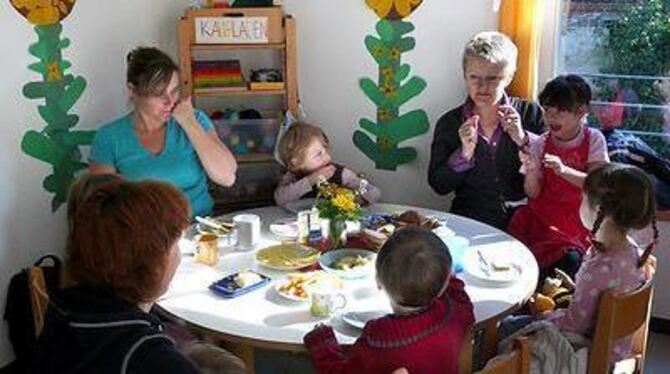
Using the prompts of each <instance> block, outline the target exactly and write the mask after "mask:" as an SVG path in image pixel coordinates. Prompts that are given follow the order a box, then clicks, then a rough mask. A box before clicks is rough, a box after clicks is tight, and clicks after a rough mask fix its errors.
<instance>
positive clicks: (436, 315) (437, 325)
mask: <svg viewBox="0 0 670 374" xmlns="http://www.w3.org/2000/svg"><path fill="white" fill-rule="evenodd" d="M451 269H452V263H451V256H450V254H449V249H448V248H447V246H446V245H445V244H444V243H443V242H442V240H440V238H438V237H437V235H435V234H434V233H432V232H431V231H429V230H425V229H421V228H418V227H410V228H405V229H402V230H399V231H397V232H396V233H395V234H394V235H393V236H391V238H389V240H388V241H387V242H386V243H385V244H384V246H383V247H382V248H381V250H380V251H379V255H378V256H377V263H376V270H377V282H378V284H379V286H380V287H381V288H382V289H384V291H386V293H387V294H388V296H389V299H390V300H391V306H392V307H393V314H389V315H387V316H385V317H382V318H379V319H376V320H373V321H370V322H368V323H367V324H366V325H365V328H364V329H363V333H362V335H361V337H360V338H358V340H357V341H356V342H355V343H354V344H353V345H352V346H349V347H343V346H341V345H339V344H338V343H337V340H336V339H335V334H334V332H333V329H332V328H331V327H328V326H317V327H316V328H315V329H314V330H312V331H311V332H310V333H308V334H307V335H305V338H304V341H305V345H306V346H307V348H308V349H309V351H310V354H311V357H312V362H313V364H314V367H315V368H316V370H317V372H318V373H366V374H373V373H384V374H388V373H391V372H393V371H394V370H396V369H398V368H405V369H407V371H409V373H422V374H431V373H454V374H455V373H458V372H459V367H458V358H459V354H460V351H461V348H462V347H463V344H464V343H469V342H468V341H467V339H468V331H469V328H470V326H471V325H472V323H473V322H474V314H473V309H472V303H471V302H470V298H469V297H468V295H467V294H466V293H465V290H464V284H463V282H462V281H461V280H460V279H458V278H456V277H455V276H452V275H451Z"/></svg>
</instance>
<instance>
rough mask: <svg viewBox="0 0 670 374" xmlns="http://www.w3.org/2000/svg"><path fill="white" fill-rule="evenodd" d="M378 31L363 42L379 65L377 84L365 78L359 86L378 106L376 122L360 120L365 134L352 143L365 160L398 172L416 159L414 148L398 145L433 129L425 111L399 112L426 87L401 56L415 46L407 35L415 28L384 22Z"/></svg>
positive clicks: (406, 23)
mask: <svg viewBox="0 0 670 374" xmlns="http://www.w3.org/2000/svg"><path fill="white" fill-rule="evenodd" d="M375 29H376V31H377V34H378V35H379V38H378V37H375V36H372V35H368V36H366V38H365V40H364V42H365V46H366V48H367V50H368V52H369V53H370V55H371V56H372V57H373V58H374V60H375V62H376V63H377V65H378V66H379V74H378V82H377V83H375V82H374V81H373V80H372V79H370V78H362V79H361V80H360V81H359V85H360V87H361V90H362V91H363V93H364V94H365V96H367V98H368V99H370V100H371V101H372V103H373V104H375V106H376V107H377V121H376V122H373V121H371V120H369V119H367V118H362V119H360V120H359V122H358V124H359V126H360V127H361V128H362V129H363V130H364V131H361V130H357V131H355V132H354V135H353V141H354V144H355V145H356V147H357V148H358V149H359V150H360V151H361V152H363V154H365V156H366V157H368V158H370V159H371V160H373V161H374V162H375V167H376V168H378V169H384V170H396V168H397V167H398V166H399V165H402V164H406V163H409V162H412V161H413V160H415V159H416V157H417V152H416V150H415V149H413V148H411V147H400V146H399V143H401V142H403V141H406V140H409V139H412V138H415V137H418V136H421V135H423V134H425V133H427V132H428V130H429V128H430V125H429V122H428V115H427V114H426V112H425V111H423V110H414V111H411V112H409V113H405V114H402V115H401V113H400V107H401V106H402V105H404V104H406V103H407V102H409V101H410V100H411V99H413V98H415V97H417V96H419V95H420V94H421V93H422V92H423V91H424V90H425V89H426V86H427V84H426V81H425V80H423V79H421V78H419V77H411V78H409V76H410V73H411V67H410V66H409V65H408V64H403V63H402V61H401V60H402V55H403V54H404V53H407V52H408V51H410V50H412V49H414V47H415V45H416V41H415V39H414V38H412V37H406V36H405V35H407V34H409V33H410V32H412V31H413V30H414V25H412V24H411V23H410V22H405V21H400V20H399V21H389V20H386V19H384V20H380V21H379V22H377V25H376V27H375ZM408 78H409V80H408ZM403 82H404V83H403ZM370 135H372V136H373V137H374V138H372V137H371V136H370Z"/></svg>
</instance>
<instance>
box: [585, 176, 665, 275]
mask: <svg viewBox="0 0 670 374" xmlns="http://www.w3.org/2000/svg"><path fill="white" fill-rule="evenodd" d="M584 194H585V195H586V199H587V202H588V204H589V206H590V207H591V208H592V209H597V211H598V214H597V217H596V220H595V222H594V224H593V228H592V229H591V241H592V243H593V246H594V247H595V248H596V249H598V250H602V249H603V244H602V243H600V242H598V241H596V240H595V235H596V233H597V232H598V230H599V229H600V226H601V225H602V223H603V221H604V220H605V218H607V217H609V218H610V219H611V220H612V222H614V224H615V225H617V226H618V227H619V228H621V229H622V230H623V231H624V232H627V231H628V230H630V229H638V230H639V229H643V228H645V227H647V226H649V224H651V225H652V229H653V231H654V239H653V241H652V243H650V244H649V245H648V246H647V247H646V248H645V250H644V252H643V253H642V255H641V256H640V259H639V260H638V267H641V266H643V265H644V264H645V262H646V261H647V259H648V258H649V256H650V255H651V253H652V251H653V250H654V246H655V244H656V242H657V240H658V229H657V228H656V220H655V219H654V216H655V214H656V200H655V198H654V187H653V184H652V183H651V180H650V179H649V176H647V174H646V173H645V172H644V171H642V170H641V169H639V168H637V167H635V166H631V165H624V164H617V163H610V164H607V165H605V166H603V167H601V168H598V169H596V170H594V171H592V172H590V173H589V174H588V176H587V177H586V180H585V181H584Z"/></svg>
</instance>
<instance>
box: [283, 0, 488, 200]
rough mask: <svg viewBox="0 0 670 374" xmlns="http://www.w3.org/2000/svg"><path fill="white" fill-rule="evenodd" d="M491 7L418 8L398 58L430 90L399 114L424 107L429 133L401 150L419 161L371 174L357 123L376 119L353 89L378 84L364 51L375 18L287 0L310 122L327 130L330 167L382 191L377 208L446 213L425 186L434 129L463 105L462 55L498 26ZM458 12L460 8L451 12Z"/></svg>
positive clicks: (354, 9)
mask: <svg viewBox="0 0 670 374" xmlns="http://www.w3.org/2000/svg"><path fill="white" fill-rule="evenodd" d="M492 3H493V1H492V0H477V1H468V2H460V1H459V2H457V1H424V4H423V5H422V6H421V8H419V9H418V10H417V11H416V12H415V13H414V15H413V17H412V18H411V21H412V22H413V23H414V25H415V26H416V31H415V32H414V33H413V36H414V37H415V38H416V39H417V46H416V48H415V49H414V50H413V51H410V52H408V53H406V54H404V55H403V59H404V61H406V62H408V63H410V64H411V66H412V71H413V73H414V74H416V75H419V76H421V77H423V78H425V79H426V80H427V81H428V88H427V89H426V90H425V91H424V93H423V94H422V95H421V96H419V97H418V98H415V99H413V100H412V101H410V102H409V103H408V104H406V106H404V107H402V108H401V110H403V111H409V110H412V109H415V108H417V107H422V108H423V109H425V110H426V111H427V112H428V115H429V117H430V122H431V130H430V132H429V133H428V134H426V135H425V136H423V137H421V138H418V139H413V140H410V141H408V142H406V143H402V145H405V144H408V145H410V144H411V145H414V146H415V147H416V148H417V149H418V150H419V157H418V159H417V160H416V161H415V162H414V163H413V164H410V165H404V166H400V167H399V169H398V171H397V172H389V171H381V170H375V169H374V163H373V161H371V160H369V159H367V158H366V157H365V156H364V155H363V154H362V153H361V152H360V151H359V150H358V149H357V148H356V147H355V146H354V144H353V142H352V140H351V136H352V135H353V132H354V129H355V128H356V127H357V123H358V120H359V118H361V117H362V116H367V117H368V118H370V119H375V114H376V111H375V110H376V108H375V107H374V106H373V104H372V103H371V102H370V101H369V100H368V99H367V97H365V96H364V94H363V92H362V91H361V90H360V88H359V87H358V79H360V78H361V77H364V76H369V77H372V78H373V79H374V80H375V81H376V77H377V65H376V64H375V63H374V60H373V59H372V57H371V56H370V55H369V54H368V52H367V50H366V49H365V46H364V44H363V39H364V38H365V36H366V35H368V34H371V33H373V32H374V26H375V23H376V22H377V20H378V18H377V17H376V16H375V14H374V13H373V12H372V11H371V10H370V9H368V8H367V7H365V6H364V5H363V4H364V2H363V1H362V0H340V1H332V0H331V1H329V0H309V1H306V0H285V7H286V9H287V12H289V13H291V14H293V15H294V16H295V17H296V18H297V22H298V36H299V37H298V48H299V54H300V67H299V71H300V75H299V76H300V82H299V86H300V97H301V99H302V103H303V106H304V109H305V111H306V113H307V116H308V119H309V120H310V121H311V122H314V123H316V124H318V125H320V126H322V127H323V128H325V129H326V131H327V133H328V136H329V137H330V139H331V141H332V142H333V144H334V156H335V159H336V161H338V162H340V163H343V164H345V165H348V166H350V167H351V168H353V169H354V170H357V171H361V172H365V173H366V174H367V175H369V176H371V179H372V181H373V182H374V183H375V184H377V185H378V186H381V188H382V192H383V200H385V201H395V202H402V203H410V202H411V203H414V204H417V205H423V206H432V207H441V208H446V207H447V206H448V202H447V199H445V198H440V197H438V196H437V195H436V194H434V193H433V192H432V190H431V189H430V187H429V186H428V183H427V168H428V161H429V157H430V152H429V148H430V142H431V140H432V128H433V126H434V125H435V122H436V121H437V119H438V118H439V116H440V115H441V114H442V113H443V112H445V111H446V110H447V109H450V108H451V107H453V106H455V105H457V104H458V103H459V102H460V101H461V100H462V99H463V98H464V84H463V79H462V78H461V77H462V73H461V63H460V60H461V51H462V48H463V46H464V45H465V42H466V41H467V39H468V38H469V37H471V36H472V35H473V34H475V33H476V32H478V31H482V30H488V29H493V28H495V27H496V25H497V18H496V15H495V14H494V13H493V5H492ZM456 4H458V6H456Z"/></svg>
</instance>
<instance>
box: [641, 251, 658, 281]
mask: <svg viewBox="0 0 670 374" xmlns="http://www.w3.org/2000/svg"><path fill="white" fill-rule="evenodd" d="M657 263H658V261H657V260H656V256H654V255H649V258H648V259H647V262H645V263H644V265H642V276H643V277H644V279H645V280H650V279H652V278H653V277H654V274H656V264H657Z"/></svg>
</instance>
